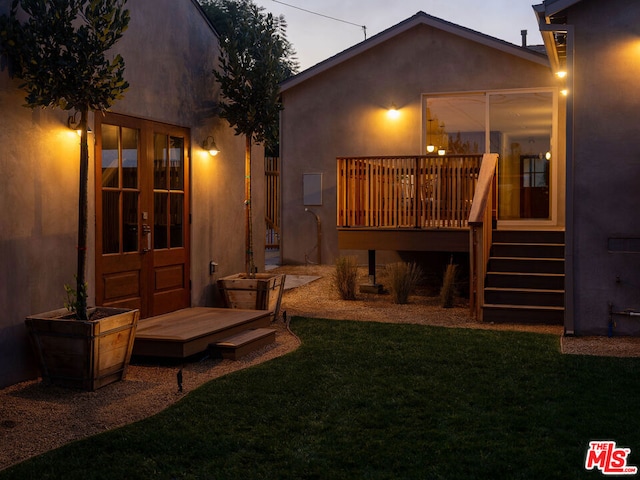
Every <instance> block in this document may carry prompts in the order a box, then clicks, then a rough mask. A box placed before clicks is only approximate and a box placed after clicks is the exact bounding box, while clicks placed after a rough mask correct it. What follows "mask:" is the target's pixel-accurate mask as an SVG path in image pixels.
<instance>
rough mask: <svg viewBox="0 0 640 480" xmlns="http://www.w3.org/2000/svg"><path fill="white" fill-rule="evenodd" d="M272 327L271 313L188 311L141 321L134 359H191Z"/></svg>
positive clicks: (231, 310) (225, 309) (208, 309)
mask: <svg viewBox="0 0 640 480" xmlns="http://www.w3.org/2000/svg"><path fill="white" fill-rule="evenodd" d="M270 323H271V322H270V319H269V312H268V311H267V310H240V309H230V308H204V307H197V308H186V309H183V310H178V311H176V312H171V313H166V314H164V315H159V316H157V317H152V318H147V319H144V320H140V321H139V322H138V329H137V331H136V339H135V343H134V345H133V355H139V356H150V357H164V358H187V357H190V356H192V355H196V354H198V353H202V352H204V351H206V350H207V348H208V347H209V345H211V344H212V343H215V342H217V341H219V340H222V339H225V338H228V337H229V336H231V335H236V334H238V333H241V332H243V331H245V330H250V329H255V328H262V327H268V326H269V325H270Z"/></svg>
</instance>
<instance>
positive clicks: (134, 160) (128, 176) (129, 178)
mask: <svg viewBox="0 0 640 480" xmlns="http://www.w3.org/2000/svg"><path fill="white" fill-rule="evenodd" d="M122 184H123V187H124V188H138V131H137V130H133V129H131V128H123V129H122Z"/></svg>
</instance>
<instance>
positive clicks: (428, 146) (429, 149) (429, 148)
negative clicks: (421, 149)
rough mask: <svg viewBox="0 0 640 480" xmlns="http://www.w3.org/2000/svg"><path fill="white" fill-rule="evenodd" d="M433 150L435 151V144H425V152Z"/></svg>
mask: <svg viewBox="0 0 640 480" xmlns="http://www.w3.org/2000/svg"><path fill="white" fill-rule="evenodd" d="M435 151H436V146H435V145H431V144H429V145H427V152H429V153H433V152H435Z"/></svg>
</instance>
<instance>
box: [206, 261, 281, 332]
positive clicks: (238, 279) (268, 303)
mask: <svg viewBox="0 0 640 480" xmlns="http://www.w3.org/2000/svg"><path fill="white" fill-rule="evenodd" d="M285 278H286V275H284V274H270V273H256V274H255V275H254V278H249V277H248V276H247V275H246V274H244V273H238V274H236V275H231V276H229V277H224V278H221V279H220V280H218V288H220V290H221V292H222V295H223V297H224V302H225V306H226V307H227V308H243V309H246V310H269V312H270V313H271V315H270V316H271V321H274V320H275V319H276V318H278V314H279V313H280V302H281V300H282V292H283V291H284V281H285Z"/></svg>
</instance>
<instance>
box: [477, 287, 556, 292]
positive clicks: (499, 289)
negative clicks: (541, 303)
mask: <svg viewBox="0 0 640 480" xmlns="http://www.w3.org/2000/svg"><path fill="white" fill-rule="evenodd" d="M485 290H491V291H494V292H532V293H541V292H544V293H564V289H557V288H522V287H485Z"/></svg>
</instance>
